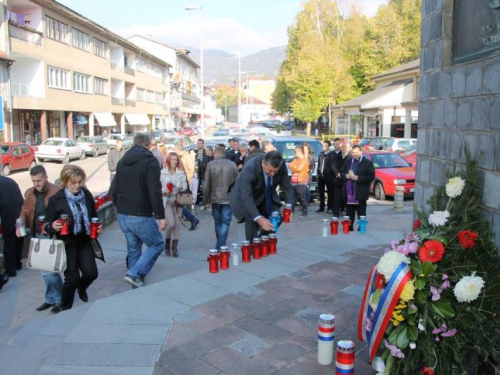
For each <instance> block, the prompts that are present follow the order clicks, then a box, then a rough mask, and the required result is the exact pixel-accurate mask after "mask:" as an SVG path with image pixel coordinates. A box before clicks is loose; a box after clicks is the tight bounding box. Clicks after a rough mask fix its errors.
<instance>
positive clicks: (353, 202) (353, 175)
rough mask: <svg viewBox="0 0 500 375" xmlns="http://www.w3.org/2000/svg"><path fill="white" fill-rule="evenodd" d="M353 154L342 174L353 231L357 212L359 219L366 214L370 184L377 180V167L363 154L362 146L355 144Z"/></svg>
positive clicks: (347, 209)
mask: <svg viewBox="0 0 500 375" xmlns="http://www.w3.org/2000/svg"><path fill="white" fill-rule="evenodd" d="M351 154H352V159H351V161H350V162H347V163H345V164H344V167H343V168H342V171H341V172H340V174H341V176H342V179H343V180H344V189H343V192H344V196H345V199H346V211H347V215H348V216H349V218H350V219H351V227H350V230H351V231H352V230H353V228H354V220H355V214H356V212H357V213H358V219H359V217H360V216H366V201H367V200H368V198H369V197H370V184H371V183H372V182H373V180H375V168H374V167H373V163H372V162H371V160H369V159H368V158H367V157H365V156H363V153H362V151H361V147H360V146H358V145H356V146H353V148H352V152H351ZM358 230H359V229H358Z"/></svg>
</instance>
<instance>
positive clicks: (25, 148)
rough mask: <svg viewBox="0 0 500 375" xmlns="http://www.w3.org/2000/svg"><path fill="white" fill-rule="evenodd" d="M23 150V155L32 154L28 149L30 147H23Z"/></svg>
mask: <svg viewBox="0 0 500 375" xmlns="http://www.w3.org/2000/svg"><path fill="white" fill-rule="evenodd" d="M21 148H22V149H23V154H29V153H30V149H29V148H28V146H22V147H21Z"/></svg>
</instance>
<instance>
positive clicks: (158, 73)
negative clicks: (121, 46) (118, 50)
mask: <svg viewBox="0 0 500 375" xmlns="http://www.w3.org/2000/svg"><path fill="white" fill-rule="evenodd" d="M135 66H136V70H138V71H139V72H142V73H146V74H148V75H150V76H153V77H156V78H160V79H161V78H162V68H161V67H160V66H159V65H157V64H155V63H151V62H149V63H148V62H147V61H146V60H144V59H142V58H139V57H137V58H136V59H135Z"/></svg>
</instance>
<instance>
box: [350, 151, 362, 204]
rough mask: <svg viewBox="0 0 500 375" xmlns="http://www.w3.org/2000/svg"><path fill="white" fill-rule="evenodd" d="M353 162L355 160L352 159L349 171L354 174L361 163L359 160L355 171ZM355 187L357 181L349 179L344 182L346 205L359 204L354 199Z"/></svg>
mask: <svg viewBox="0 0 500 375" xmlns="http://www.w3.org/2000/svg"><path fill="white" fill-rule="evenodd" d="M354 161H355V159H352V161H351V168H350V169H351V170H352V171H353V172H354V173H356V171H357V170H358V167H359V164H360V163H361V158H360V159H359V161H358V164H357V165H356V169H354ZM356 187H357V181H353V180H351V179H349V180H347V182H346V190H347V204H359V201H358V200H357V199H356Z"/></svg>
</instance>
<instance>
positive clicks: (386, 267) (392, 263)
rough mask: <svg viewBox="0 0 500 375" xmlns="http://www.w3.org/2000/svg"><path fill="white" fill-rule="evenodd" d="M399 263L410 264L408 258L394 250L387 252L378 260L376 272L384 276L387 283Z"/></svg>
mask: <svg viewBox="0 0 500 375" xmlns="http://www.w3.org/2000/svg"><path fill="white" fill-rule="evenodd" d="M401 262H405V263H406V264H410V258H408V257H407V256H405V255H403V254H401V253H398V252H397V251H394V250H391V251H388V252H387V253H385V254H384V255H383V256H382V258H380V261H379V262H378V264H377V271H378V272H379V273H381V274H382V275H384V277H385V279H386V280H387V282H389V280H390V279H391V277H392V274H393V273H394V271H396V269H397V268H398V267H399V265H400V264H401Z"/></svg>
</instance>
